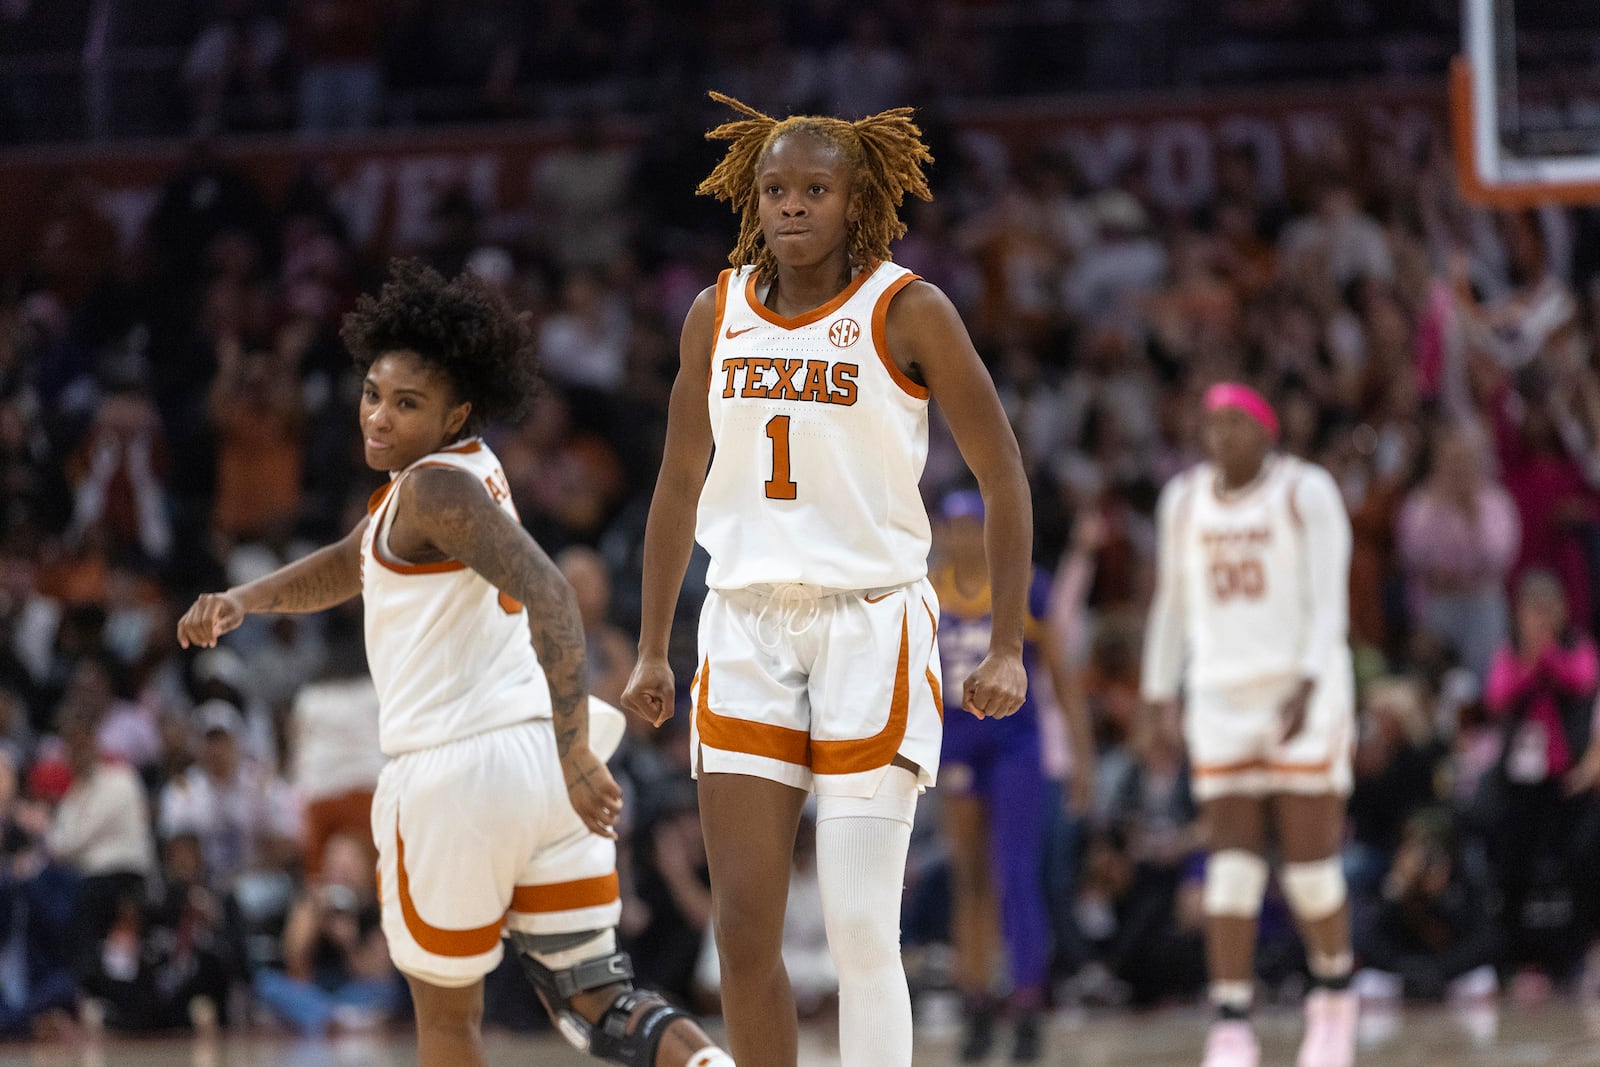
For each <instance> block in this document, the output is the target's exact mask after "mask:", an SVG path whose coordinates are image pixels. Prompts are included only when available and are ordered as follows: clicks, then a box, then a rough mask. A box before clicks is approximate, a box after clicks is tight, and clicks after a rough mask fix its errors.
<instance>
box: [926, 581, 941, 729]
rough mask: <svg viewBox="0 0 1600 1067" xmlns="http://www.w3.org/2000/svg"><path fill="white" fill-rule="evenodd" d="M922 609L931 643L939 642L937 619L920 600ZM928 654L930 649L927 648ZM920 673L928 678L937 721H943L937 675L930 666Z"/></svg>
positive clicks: (931, 610) (930, 609)
mask: <svg viewBox="0 0 1600 1067" xmlns="http://www.w3.org/2000/svg"><path fill="white" fill-rule="evenodd" d="M922 610H923V611H926V612H927V613H928V621H929V622H930V623H932V624H933V638H932V640H933V644H935V645H937V644H938V643H939V619H938V617H937V616H935V615H934V613H933V609H932V608H930V607H928V602H927V601H926V600H924V601H923V602H922ZM929 652H930V654H931V653H932V649H931V648H930V649H929ZM922 673H923V674H924V675H925V676H927V679H928V691H929V692H930V693H932V694H933V710H934V711H937V712H938V713H939V721H940V722H944V687H943V686H941V685H940V684H939V676H938V675H936V674H934V673H933V668H932V667H924V668H922Z"/></svg>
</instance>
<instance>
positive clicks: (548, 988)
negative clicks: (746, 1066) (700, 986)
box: [510, 930, 732, 1067]
mask: <svg viewBox="0 0 1600 1067" xmlns="http://www.w3.org/2000/svg"><path fill="white" fill-rule="evenodd" d="M510 937H511V943H512V944H513V945H514V946H515V947H516V949H517V956H518V958H519V959H521V960H522V969H523V971H524V973H526V974H527V976H528V980H529V981H531V982H532V983H533V986H534V988H535V989H537V990H538V991H539V999H540V1000H542V1001H544V1006H545V1010H546V1011H547V1012H549V1013H550V1019H551V1021H552V1022H554V1023H555V1025H556V1029H557V1030H558V1031H559V1032H560V1033H561V1036H562V1037H563V1038H565V1039H566V1041H567V1043H568V1044H569V1045H571V1046H572V1047H573V1048H575V1049H577V1050H578V1051H579V1052H587V1053H588V1054H589V1055H591V1056H594V1057H595V1058H597V1059H602V1060H610V1061H611V1062H612V1063H619V1064H623V1065H624V1067H655V1062H656V1049H657V1048H658V1047H659V1046H660V1044H661V1038H662V1036H663V1035H664V1034H665V1033H666V1032H667V1028H668V1027H669V1026H671V1025H672V1023H673V1021H674V1020H675V1019H693V1016H691V1015H690V1014H689V1013H688V1012H686V1011H683V1010H681V1009H679V1008H675V1007H673V1006H672V1005H671V1004H668V1003H667V1002H666V1000H664V999H663V998H662V996H661V994H659V993H654V992H651V991H650V990H648V989H635V988H633V961H632V960H630V959H629V958H628V954H627V953H626V952H620V951H618V950H617V935H616V931H615V930H600V931H595V930H586V931H584V932H582V933H576V934H525V933H519V932H516V931H513V932H512V933H511V934H510ZM609 985H621V986H623V987H624V988H623V990H622V991H621V992H619V993H618V994H617V996H616V999H615V1000H613V1001H612V1002H611V1004H610V1005H609V1006H608V1007H607V1008H606V1009H605V1011H603V1012H601V1013H600V1017H599V1018H598V1019H596V1020H595V1021H594V1022H592V1023H591V1022H590V1021H589V1020H588V1019H586V1018H584V1016H583V1015H582V1013H580V1012H579V1011H578V1010H577V1009H576V1008H574V1007H573V1006H572V998H573V997H575V996H577V995H578V994H579V993H586V992H588V991H590V990H592V989H601V988H604V987H605V986H609ZM641 1009H642V1010H641ZM636 1012H637V1013H638V1021H637V1022H636V1023H635V1022H634V1021H633V1018H634V1014H635V1013H636ZM692 1062H693V1063H695V1064H697V1065H700V1064H703V1065H704V1067H720V1065H723V1064H731V1062H732V1061H731V1060H728V1059H727V1058H726V1054H724V1053H723V1052H722V1051H721V1050H720V1049H706V1050H703V1051H702V1052H701V1053H700V1054H699V1056H698V1057H697V1058H696V1059H695V1060H693V1061H692Z"/></svg>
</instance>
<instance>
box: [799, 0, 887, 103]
mask: <svg viewBox="0 0 1600 1067" xmlns="http://www.w3.org/2000/svg"><path fill="white" fill-rule="evenodd" d="M827 39H828V38H822V40H827ZM899 39H900V38H899V35H898V34H896V33H893V32H892V31H891V28H890V26H889V23H888V21H887V20H886V19H885V18H884V16H883V15H881V14H879V13H878V12H877V11H875V10H873V9H871V8H867V9H858V10H857V11H855V12H853V13H852V14H851V15H850V23H849V36H848V37H846V38H845V39H844V40H843V41H842V42H840V43H839V44H837V45H834V46H833V47H832V48H830V49H828V50H827V51H826V52H825V53H823V55H822V61H821V63H820V64H819V68H820V69H819V72H818V73H819V79H818V80H819V83H820V84H819V87H818V88H819V95H820V96H821V100H822V106H821V110H822V111H825V112H826V113H828V114H830V115H840V116H843V117H844V118H847V119H858V118H862V117H864V116H867V115H873V114H876V113H877V112H879V111H882V110H884V109H885V108H891V107H902V106H904V104H905V101H906V87H907V85H908V84H909V82H910V80H911V60H910V57H909V56H907V55H906V52H905V49H904V48H903V47H902V46H901V45H900V44H899ZM785 106H788V102H787V101H786V102H785Z"/></svg>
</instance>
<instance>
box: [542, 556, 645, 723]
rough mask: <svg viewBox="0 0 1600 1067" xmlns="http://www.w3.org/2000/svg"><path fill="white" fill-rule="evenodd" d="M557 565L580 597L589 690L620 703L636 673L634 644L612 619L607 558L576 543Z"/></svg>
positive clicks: (557, 559)
mask: <svg viewBox="0 0 1600 1067" xmlns="http://www.w3.org/2000/svg"><path fill="white" fill-rule="evenodd" d="M556 564H557V565H558V566H559V567H560V568H561V573H562V575H563V576H564V577H565V578H566V579H567V581H568V582H569V583H571V585H572V588H573V591H574V592H576V593H577V596H578V611H579V613H580V614H581V615H582V616H583V631H584V642H585V645H586V646H587V647H586V649H585V651H586V652H587V654H588V659H589V692H591V693H593V694H594V695H595V696H597V697H599V698H600V699H601V700H605V701H608V702H610V703H612V704H618V703H619V702H620V701H621V699H622V690H623V688H624V687H625V686H626V685H627V684H628V676H629V675H630V674H632V673H633V662H634V643H633V642H632V641H630V640H629V639H628V635H627V634H625V633H623V632H622V629H621V628H620V627H618V626H617V625H616V624H615V623H613V622H612V621H611V620H610V617H609V612H610V609H611V576H610V574H609V573H608V572H607V570H606V561H605V558H604V557H603V556H601V555H600V553H598V552H596V551H595V550H594V549H592V548H584V547H582V546H574V547H572V548H569V549H566V550H565V551H563V552H561V553H560V554H559V555H558V556H557V557H556Z"/></svg>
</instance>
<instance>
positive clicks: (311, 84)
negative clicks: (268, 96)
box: [289, 0, 383, 133]
mask: <svg viewBox="0 0 1600 1067" xmlns="http://www.w3.org/2000/svg"><path fill="white" fill-rule="evenodd" d="M381 29H382V24H381V12H380V5H379V3H378V0H290V2H289V32H290V40H291V41H292V42H293V44H294V46H295V50H296V52H297V55H298V59H299V65H300V82H299V88H298V92H299V103H300V129H302V130H303V131H305V132H307V133H329V132H332V131H335V130H362V129H366V128H367V127H368V126H371V125H372V124H373V123H375V122H376V121H377V120H378V114H379V108H380V107H381V106H382V103H383V71H382V69H381V68H380V67H379V65H378V38H379V33H380V31H381Z"/></svg>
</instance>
